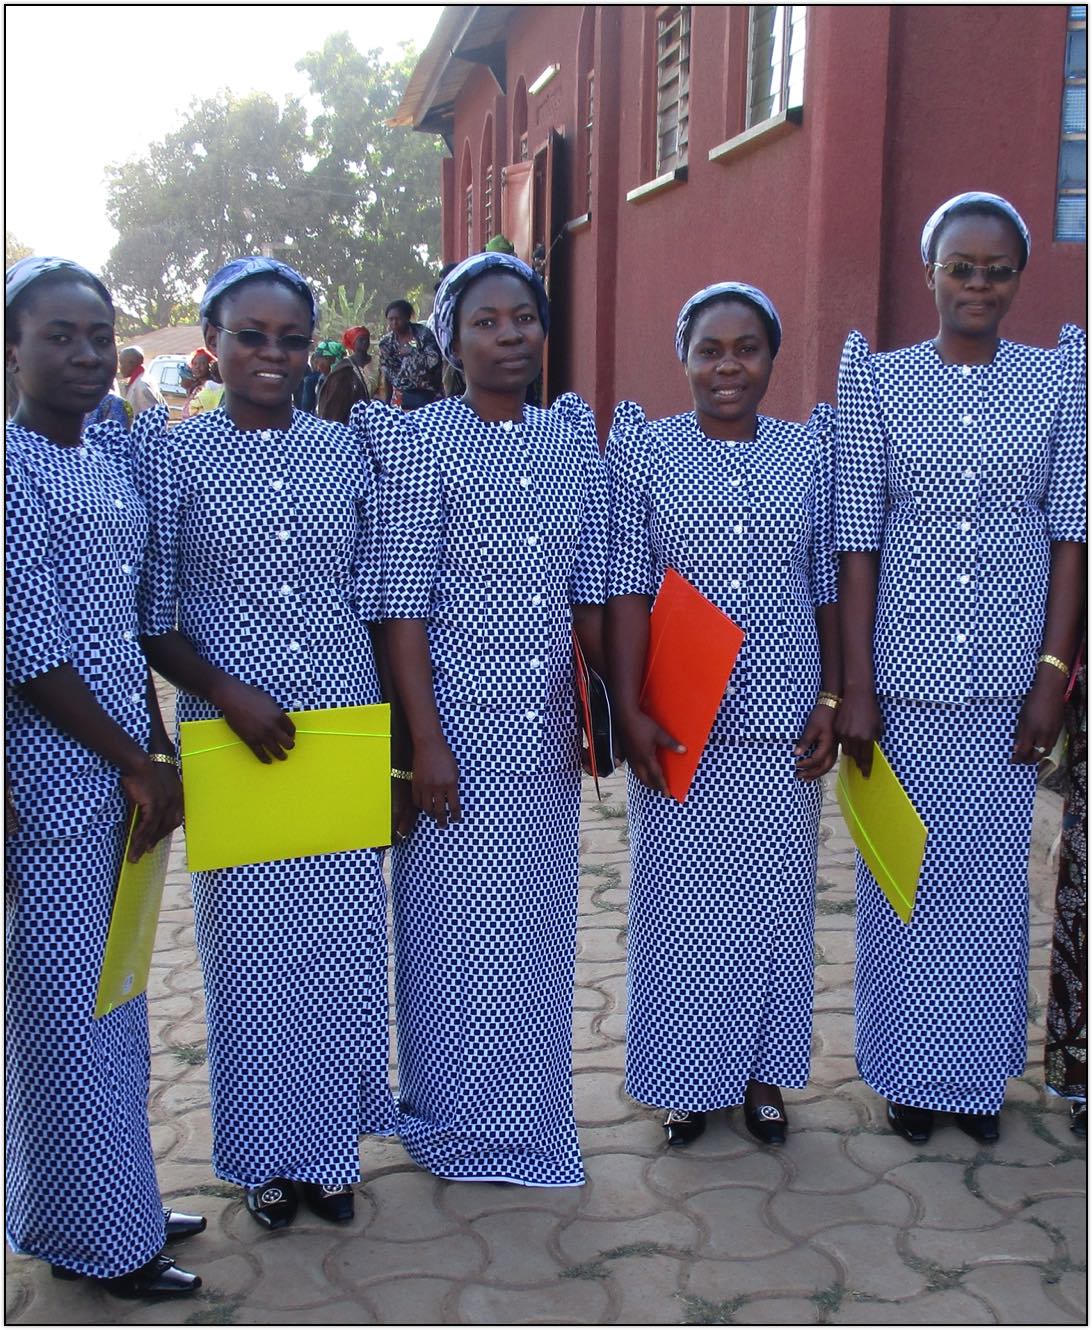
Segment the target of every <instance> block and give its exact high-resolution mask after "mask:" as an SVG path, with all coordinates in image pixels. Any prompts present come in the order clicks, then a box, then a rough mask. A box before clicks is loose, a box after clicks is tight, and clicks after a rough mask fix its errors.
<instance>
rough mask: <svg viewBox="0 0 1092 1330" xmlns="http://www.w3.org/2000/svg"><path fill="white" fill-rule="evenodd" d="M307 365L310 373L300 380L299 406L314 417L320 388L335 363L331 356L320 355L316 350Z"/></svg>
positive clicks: (298, 389) (298, 391)
mask: <svg viewBox="0 0 1092 1330" xmlns="http://www.w3.org/2000/svg"><path fill="white" fill-rule="evenodd" d="M307 364H308V371H307V373H306V374H305V375H304V376H303V378H302V379H301V380H300V385H299V387H298V388H297V390H296V392H297V394H298V401H297V405H298V406H299V408H300V410H301V411H309V412H310V413H311V414H312V415H314V413H315V405H316V403H317V401H318V391H319V388H321V387H322V382H323V380H324V379H325V378H326V376H327V374H329V373H330V368H331V366H332V364H333V361H332V360H331V358H330V357H329V356H325V355H319V353H318V350H317V348H316V349H315V350H314V351H312V352H311V355H310V357H309V359H308V361H307ZM293 400H296V399H295V398H294V399H293Z"/></svg>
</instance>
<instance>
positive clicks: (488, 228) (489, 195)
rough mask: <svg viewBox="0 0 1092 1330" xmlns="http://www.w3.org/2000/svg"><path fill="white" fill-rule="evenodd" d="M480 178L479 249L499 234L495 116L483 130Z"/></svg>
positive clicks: (489, 118)
mask: <svg viewBox="0 0 1092 1330" xmlns="http://www.w3.org/2000/svg"><path fill="white" fill-rule="evenodd" d="M478 179H479V180H480V181H481V182H482V206H481V216H482V230H481V242H480V243H479V244H478V246H477V248H478V249H484V248H485V247H486V245H487V244H488V243H489V241H490V240H492V239H493V237H494V236H495V235H496V234H497V230H498V227H497V223H496V218H495V216H494V211H495V202H494V194H495V191H494V188H493V117H492V116H491V115H487V116H486V117H485V128H484V129H483V130H482V153H481V172H480V174H479V176H478Z"/></svg>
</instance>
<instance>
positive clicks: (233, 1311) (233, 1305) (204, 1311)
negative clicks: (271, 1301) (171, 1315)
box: [182, 1293, 243, 1325]
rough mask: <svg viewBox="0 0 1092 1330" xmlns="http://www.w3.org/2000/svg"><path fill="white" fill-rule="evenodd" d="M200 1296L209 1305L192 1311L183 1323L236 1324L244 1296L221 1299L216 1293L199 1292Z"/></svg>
mask: <svg viewBox="0 0 1092 1330" xmlns="http://www.w3.org/2000/svg"><path fill="white" fill-rule="evenodd" d="M198 1297H200V1298H203V1299H205V1300H206V1301H207V1302H208V1306H207V1307H202V1308H201V1309H200V1310H199V1311H195V1312H192V1313H191V1314H190V1315H189V1316H187V1317H186V1319H185V1320H184V1321H183V1322H182V1324H183V1325H236V1324H237V1321H236V1319H235V1318H236V1316H238V1314H239V1309H240V1307H242V1305H243V1299H242V1298H224V1299H223V1300H219V1299H217V1298H216V1296H215V1294H212V1293H199V1294H198Z"/></svg>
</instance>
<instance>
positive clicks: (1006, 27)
mask: <svg viewBox="0 0 1092 1330" xmlns="http://www.w3.org/2000/svg"><path fill="white" fill-rule="evenodd" d="M589 10H592V14H593V18H592V21H593V22H594V42H593V50H594V68H595V73H596V114H595V154H594V163H595V178H594V183H593V205H592V209H591V220H590V223H588V224H586V225H584V226H582V227H580V228H579V229H577V230H574V231H573V232H572V233H570V234H568V235H567V237H566V239H565V240H563V241H562V242H561V244H562V245H563V246H564V252H563V256H562V262H561V263H560V264H559V266H558V268H557V269H556V271H557V273H558V274H559V275H560V276H563V279H564V288H565V289H564V291H563V292H561V291H558V292H557V293H556V294H557V296H558V299H557V301H556V307H557V311H558V319H557V322H556V323H555V327H554V330H553V334H552V336H553V338H554V339H555V340H556V339H558V338H564V339H565V343H566V352H567V354H566V357H565V360H566V365H567V367H568V375H569V378H570V380H571V382H570V383H569V385H568V386H571V387H573V388H574V389H576V390H577V391H579V392H581V393H582V394H583V395H584V396H586V397H587V398H588V399H589V400H590V401H592V403H593V404H594V406H595V408H596V412H597V416H598V418H599V422H600V426H601V429H604V430H605V428H606V426H607V424H608V423H609V420H610V415H611V411H612V408H613V405H614V403H615V402H617V401H618V400H620V399H621V398H623V397H633V398H636V399H637V400H638V401H639V402H641V404H642V405H643V406H644V407H645V408H646V409H647V410H648V411H649V412H650V413H651V414H653V415H660V414H666V413H668V412H672V411H677V410H682V409H685V408H686V406H687V405H688V403H689V396H688V393H687V389H686V381H685V378H684V375H683V372H682V368H681V366H680V365H679V364H678V362H677V360H676V359H675V356H674V349H673V339H674V324H675V317H676V314H677V311H678V309H679V307H680V305H681V304H682V302H683V301H684V300H685V299H686V298H687V297H688V296H689V295H691V294H692V293H693V292H694V291H696V290H697V289H698V288H700V287H702V286H704V285H706V284H707V283H709V282H712V281H718V280H722V279H726V278H735V279H740V280H744V281H749V282H753V283H755V284H756V285H758V286H760V287H762V288H763V289H765V290H766V291H768V292H769V294H770V295H771V296H772V298H773V299H774V301H775V303H776V304H777V306H778V308H779V310H780V313H781V316H782V320H783V322H784V325H785V340H784V343H783V349H782V352H781V354H780V356H779V357H778V363H777V367H776V369H775V373H774V377H773V380H772V383H771V388H770V392H769V395H768V396H767V398H766V403H765V408H766V409H767V410H768V411H770V412H771V413H773V414H780V415H785V416H789V417H791V418H796V419H800V418H803V417H805V416H806V415H807V413H808V411H809V410H810V409H811V407H812V406H813V405H814V403H815V402H816V401H817V400H831V399H832V396H833V392H834V383H835V377H836V373H837V366H838V358H839V354H840V351H841V346H842V343H843V341H844V339H845V336H846V333H847V332H848V331H849V329H850V328H852V327H857V328H860V329H861V330H862V331H863V332H864V333H865V334H866V335H867V336H868V337H869V338H870V340H871V341H872V342H873V345H874V346H876V347H878V348H887V347H892V346H899V345H904V344H906V343H908V342H912V341H917V340H919V339H921V338H924V337H928V336H931V335H932V334H933V333H934V331H935V311H934V309H933V306H932V303H931V297H930V296H929V293H928V292H927V291H926V289H925V285H924V279H923V274H922V267H921V262H920V259H919V257H918V237H919V235H920V231H921V227H922V224H923V222H924V220H925V218H926V217H927V216H928V214H929V213H930V212H931V211H932V210H933V208H934V207H935V206H936V205H937V204H938V203H940V202H941V201H942V200H943V199H945V198H947V197H949V196H950V195H952V194H955V193H958V192H960V191H961V190H964V189H970V188H983V189H989V190H993V191H996V192H998V193H1001V194H1004V195H1006V196H1007V197H1009V198H1011V199H1012V200H1013V202H1014V203H1015V204H1016V205H1017V207H1019V208H1020V210H1021V211H1022V213H1023V214H1024V216H1025V217H1026V219H1027V221H1028V224H1029V226H1030V227H1031V231H1032V259H1031V264H1030V266H1029V269H1028V272H1027V273H1026V274H1025V277H1024V279H1023V281H1022V286H1021V291H1020V294H1019V296H1018V298H1017V301H1016V303H1015V305H1014V307H1013V310H1012V312H1011V314H1010V316H1009V319H1008V321H1007V323H1006V325H1005V329H1004V331H1005V334H1006V335H1007V336H1009V337H1013V338H1016V339H1018V340H1026V341H1031V342H1039V343H1043V344H1052V343H1053V342H1054V340H1055V339H1056V337H1057V332H1058V326H1059V324H1060V323H1061V322H1062V321H1063V319H1068V320H1071V321H1073V322H1077V323H1080V324H1082V325H1083V324H1084V323H1085V321H1086V302H1085V294H1086V278H1085V263H1086V247H1085V246H1084V245H1075V244H1056V243H1054V242H1053V240H1052V239H1051V235H1052V231H1053V214H1054V191H1055V185H1056V173H1057V159H1058V142H1059V134H1060V119H1061V94H1062V75H1063V60H1064V49H1065V26H1066V10H1065V7H1064V6H1061V5H1053V6H1045V7H1040V6H1020V5H1013V6H952V7H945V6H917V5H913V6H881V5H862V6H827V5H813V6H810V7H809V9H808V20H807V21H808V39H807V41H808V44H807V65H806V70H805V93H804V113H803V123H802V124H801V125H799V126H791V125H790V126H785V127H784V129H783V130H781V131H778V133H776V134H773V135H769V136H766V137H764V138H763V139H761V140H760V141H759V142H757V143H755V144H753V145H750V146H749V147H748V149H747V150H746V151H743V152H740V153H734V154H732V155H730V156H728V157H727V158H725V159H723V160H720V161H710V160H709V158H708V154H709V151H710V149H711V148H714V147H716V146H717V145H718V144H720V143H722V142H724V141H725V140H727V139H728V138H730V137H732V136H733V135H735V134H737V133H739V132H740V131H741V130H742V129H743V123H744V121H743V117H744V97H745V87H746V57H747V7H746V6H742V5H734V6H719V5H708V6H700V5H698V6H694V7H693V8H692V30H691V52H692V54H691V76H690V119H689V153H688V162H689V166H688V179H687V180H686V181H685V182H684V183H680V184H678V185H675V186H673V187H672V188H669V189H666V190H664V191H662V192H660V193H657V194H654V195H652V196H650V197H647V198H645V199H643V200H641V201H638V202H633V201H628V200H627V199H626V197H625V196H626V193H627V192H628V191H630V190H632V189H633V188H634V187H636V186H638V185H641V184H643V183H645V182H646V181H647V180H648V179H649V177H650V176H651V175H652V174H653V169H654V168H653V163H654V142H653V138H652V132H653V130H652V114H651V111H650V108H651V106H652V105H653V98H654V86H653V83H652V78H653V72H652V71H653V58H652V53H653V49H654V39H655V24H654V18H653V13H654V11H653V10H652V8H651V7H648V6H633V5H626V6H598V7H594V9H592V7H589V6H533V7H532V6H528V7H526V8H524V9H523V10H521V11H520V12H519V13H518V14H517V15H515V16H514V17H513V19H512V22H511V26H510V28H509V32H508V60H507V87H508V89H509V92H510V94H511V90H512V89H514V88H515V86H516V82H517V79H518V78H519V77H521V76H522V78H523V79H524V81H525V83H526V84H527V85H530V84H531V83H532V82H533V81H534V79H535V78H536V77H537V76H538V75H539V73H540V72H541V71H542V70H543V69H544V68H545V67H546V66H547V65H549V64H558V65H559V66H560V72H559V73H558V75H557V76H556V77H555V78H554V79H553V80H552V81H551V82H550V83H549V85H548V86H547V87H546V88H545V89H544V90H543V92H542V93H541V94H539V95H538V96H529V97H528V133H529V145H530V149H531V153H532V154H533V153H534V150H535V148H536V147H538V146H539V145H540V144H541V143H542V142H543V141H544V140H545V138H546V135H547V133H548V131H549V129H550V128H551V127H552V128H555V129H557V130H559V131H561V132H562V133H563V135H564V141H565V147H566V152H567V160H566V161H565V163H564V168H563V169H564V174H565V178H566V181H567V191H568V195H569V197H568V205H567V208H566V211H567V214H568V216H569V217H574V216H578V215H579V214H582V213H583V212H584V211H585V206H586V204H585V198H584V191H583V184H582V179H583V163H582V161H580V160H579V158H580V153H579V148H580V141H581V133H580V128H579V123H578V118H577V107H578V85H579V83H580V81H581V73H582V71H581V70H580V69H579V68H578V51H579V45H580V32H581V22H582V20H583V18H584V15H585V13H586V11H589ZM510 100H511V97H509V99H505V98H504V97H502V96H500V94H499V90H498V88H497V86H496V84H495V82H494V81H493V78H492V76H491V75H490V73H489V72H488V71H487V70H486V69H484V68H483V67H475V68H474V70H473V72H472V73H471V75H470V77H469V79H468V81H467V84H466V86H465V87H464V89H463V91H462V93H461V94H460V96H459V98H458V100H457V102H456V111H455V129H456V132H455V146H456V163H455V165H454V167H452V168H449V170H450V174H445V177H444V184H445V190H444V204H445V225H444V244H445V255H444V257H445V259H447V258H452V257H461V256H462V254H463V252H464V242H463V239H462V235H463V229H464V228H463V221H462V208H463V200H462V196H461V190H460V188H458V187H457V186H458V185H459V182H460V179H461V177H460V175H459V172H460V171H461V169H462V160H463V159H462V152H463V144H464V142H465V141H467V140H469V143H470V157H471V161H472V162H473V164H474V172H475V178H474V186H475V205H476V208H480V197H481V181H480V179H478V175H479V163H480V161H481V137H482V132H483V127H484V126H485V124H486V120H487V117H489V116H492V117H493V121H494V130H493V133H494V142H495V144H496V149H495V151H496V153H497V156H496V166H497V189H498V202H497V216H498V218H499V215H500V213H499V168H500V166H501V165H502V164H503V163H504V162H505V161H506V160H510V159H511V143H512V135H511V132H510V127H511V122H512V108H511V106H509V105H507V101H510ZM449 181H450V182H451V183H450V184H449ZM452 186H455V187H454V188H453V187H452ZM452 195H453V196H454V197H453V198H452V202H453V204H454V206H455V208H456V209H457V211H458V216H457V217H456V219H455V220H454V225H452V224H451V221H450V220H449V218H448V217H447V213H446V210H447V208H448V206H449V197H451V196H452ZM479 216H480V214H479ZM479 224H480V223H479ZM452 238H453V239H454V241H455V249H454V251H452V250H450V249H448V248H446V247H447V246H448V245H449V244H450V243H451V240H452Z"/></svg>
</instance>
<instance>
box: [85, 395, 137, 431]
mask: <svg viewBox="0 0 1092 1330" xmlns="http://www.w3.org/2000/svg"><path fill="white" fill-rule="evenodd" d="M108 420H112V421H114V423H115V424H117V425H120V426H121V427H122V429H128V428H129V426H130V425H132V423H133V408H132V407H131V406H130V405H129V403H128V402H127V401H126V400H125V398H124V397H119V396H118V395H117V393H107V394H106V396H105V397H104V398H103V399H102V401H101V402H100V403H99V404H98V406H97V407H95V409H94V410H93V411H88V413H87V415H86V416H85V417H84V422H83V424H84V428H85V429H86V428H87V426H88V425H101V424H104V423H105V422H106V421H108Z"/></svg>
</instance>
